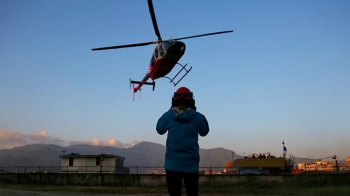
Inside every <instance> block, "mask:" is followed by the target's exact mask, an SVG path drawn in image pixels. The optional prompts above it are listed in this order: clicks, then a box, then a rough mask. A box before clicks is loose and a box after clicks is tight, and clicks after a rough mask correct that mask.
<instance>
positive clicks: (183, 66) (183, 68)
mask: <svg viewBox="0 0 350 196" xmlns="http://www.w3.org/2000/svg"><path fill="white" fill-rule="evenodd" d="M176 64H178V65H180V66H181V67H182V68H181V69H180V71H179V72H177V74H176V75H175V76H174V77H173V79H170V78H169V77H167V76H165V77H164V78H168V79H169V80H170V83H173V84H174V86H176V85H177V84H178V83H179V82H180V81H181V80H182V79H183V78H184V77H185V76H186V75H187V74H188V72H190V71H191V69H192V67H190V69H188V70H187V69H186V66H187V63H186V65H181V64H180V63H176ZM183 70H185V72H186V73H185V75H183V76H182V77H181V78H180V80H178V81H177V82H176V83H175V82H174V79H175V78H176V77H177V76H178V75H179V74H180V73H181V72H182V71H183Z"/></svg>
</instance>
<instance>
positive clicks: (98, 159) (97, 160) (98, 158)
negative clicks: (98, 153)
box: [96, 157, 101, 165]
mask: <svg viewBox="0 0 350 196" xmlns="http://www.w3.org/2000/svg"><path fill="white" fill-rule="evenodd" d="M100 164H101V157H96V165H100Z"/></svg>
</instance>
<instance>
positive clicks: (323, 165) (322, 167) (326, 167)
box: [298, 160, 336, 171]
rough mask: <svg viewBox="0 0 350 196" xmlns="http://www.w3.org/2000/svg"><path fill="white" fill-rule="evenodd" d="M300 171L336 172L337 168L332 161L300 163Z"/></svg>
mask: <svg viewBox="0 0 350 196" xmlns="http://www.w3.org/2000/svg"><path fill="white" fill-rule="evenodd" d="M298 169H303V170H305V171H335V170H336V166H335V165H334V164H333V163H332V162H330V161H323V160H317V161H316V162H314V163H298Z"/></svg>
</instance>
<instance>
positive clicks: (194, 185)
mask: <svg viewBox="0 0 350 196" xmlns="http://www.w3.org/2000/svg"><path fill="white" fill-rule="evenodd" d="M182 179H183V180H184V184H185V188H186V195H187V196H198V179H199V175H198V172H197V173H185V172H175V171H169V170H166V181H167V185H168V192H169V195H170V196H181V193H182Z"/></svg>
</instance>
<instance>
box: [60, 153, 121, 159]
mask: <svg viewBox="0 0 350 196" xmlns="http://www.w3.org/2000/svg"><path fill="white" fill-rule="evenodd" d="M101 156H102V157H103V158H116V157H119V158H123V159H125V157H121V156H118V155H114V154H97V155H80V154H77V153H71V154H67V155H60V156H58V157H60V158H97V157H101Z"/></svg>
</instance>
